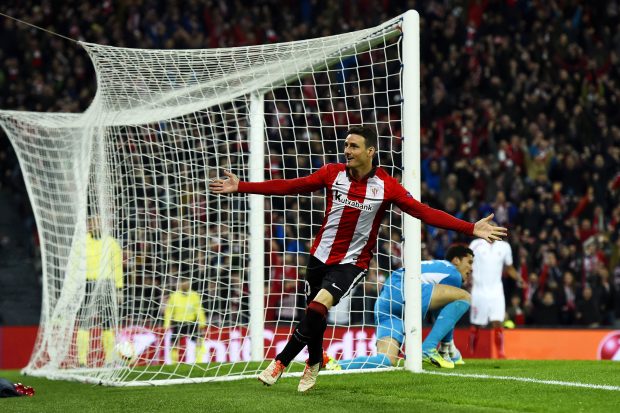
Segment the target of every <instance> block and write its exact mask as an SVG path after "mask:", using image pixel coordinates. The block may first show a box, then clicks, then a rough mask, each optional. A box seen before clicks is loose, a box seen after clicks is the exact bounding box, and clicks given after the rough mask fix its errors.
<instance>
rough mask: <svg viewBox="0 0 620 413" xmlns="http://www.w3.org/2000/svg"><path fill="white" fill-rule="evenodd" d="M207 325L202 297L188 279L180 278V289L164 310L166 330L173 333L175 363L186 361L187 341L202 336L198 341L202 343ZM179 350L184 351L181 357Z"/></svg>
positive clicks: (173, 360)
mask: <svg viewBox="0 0 620 413" xmlns="http://www.w3.org/2000/svg"><path fill="white" fill-rule="evenodd" d="M206 324H207V317H206V316H205V312H204V309H203V308H202V302H201V299H200V295H199V294H198V293H197V292H196V291H192V289H191V283H190V281H189V279H188V278H179V279H178V289H177V291H175V292H173V293H172V294H170V297H168V301H167V303H166V309H165V310H164V329H166V330H168V329H170V331H171V332H172V351H171V359H172V362H173V363H177V362H178V361H180V360H181V361H182V360H184V358H185V359H186V357H183V356H184V355H185V349H186V348H187V339H190V340H191V339H192V338H193V337H194V336H196V335H200V337H201V338H200V339H199V340H198V341H199V342H202V337H203V335H202V333H203V331H204V328H205V326H206ZM196 327H198V328H196ZM196 330H198V331H196ZM179 349H182V350H183V354H181V355H179Z"/></svg>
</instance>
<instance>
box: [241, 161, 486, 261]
mask: <svg viewBox="0 0 620 413" xmlns="http://www.w3.org/2000/svg"><path fill="white" fill-rule="evenodd" d="M322 188H326V189H327V209H326V210H325V218H324V219H323V225H322V226H321V229H320V230H319V233H318V234H317V236H316V238H315V240H314V244H313V245H312V249H311V250H310V253H311V254H312V255H314V256H315V257H316V258H318V259H319V260H320V261H321V262H323V263H325V264H327V265H333V264H354V265H356V266H358V267H360V268H363V269H366V268H368V265H369V263H370V260H371V258H372V254H373V253H374V249H375V246H376V244H377V233H378V232H379V226H380V224H381V221H382V219H383V216H384V215H385V211H386V210H387V209H388V208H389V207H390V206H391V205H392V204H394V205H397V206H398V207H399V208H400V209H401V210H402V211H404V212H406V213H407V214H410V215H412V216H414V217H416V218H418V219H421V220H422V221H424V222H426V223H428V224H430V225H433V226H435V227H439V228H445V229H451V230H455V231H460V232H463V233H466V234H468V235H471V234H472V233H473V230H474V224H472V223H469V222H466V221H462V220H460V219H458V218H455V217H453V216H452V215H450V214H447V213H445V212H443V211H440V210H437V209H434V208H431V207H429V206H428V205H425V204H422V203H420V202H418V201H416V200H415V199H413V196H411V194H410V193H409V192H407V190H406V189H405V188H403V186H402V185H401V184H400V183H399V182H398V181H397V180H396V179H394V178H392V177H391V176H389V175H388V173H387V172H385V170H383V169H382V168H379V167H377V168H374V169H373V170H372V172H371V173H370V174H368V175H367V176H366V177H364V178H362V179H360V180H357V179H354V178H353V177H351V176H350V175H349V173H348V171H347V169H346V166H345V165H344V164H328V165H325V166H323V167H322V168H321V169H319V170H318V171H316V172H314V173H313V174H311V175H309V176H307V177H304V178H297V179H274V180H271V181H265V182H239V188H238V192H242V193H253V194H263V195H292V194H301V193H307V192H314V191H317V190H319V189H322Z"/></svg>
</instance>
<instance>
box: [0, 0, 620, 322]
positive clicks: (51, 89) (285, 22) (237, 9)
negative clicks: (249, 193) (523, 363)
mask: <svg viewBox="0 0 620 413" xmlns="http://www.w3.org/2000/svg"><path fill="white" fill-rule="evenodd" d="M599 3H600V4H599ZM409 8H415V9H418V10H419V12H420V15H421V42H420V44H421V62H422V67H421V84H422V94H421V99H422V117H421V120H422V133H421V140H422V142H421V144H422V159H423V162H422V169H423V186H422V201H424V202H426V203H428V204H430V205H431V206H434V207H437V208H440V209H444V210H446V211H448V212H450V213H452V214H453V215H456V216H458V217H462V218H464V219H466V220H469V221H476V220H478V219H479V218H480V217H482V216H484V215H486V214H488V213H490V212H493V213H495V220H496V221H497V222H498V223H499V224H501V225H503V226H507V227H508V228H510V238H509V240H508V241H509V242H510V244H511V246H512V249H513V255H514V257H515V267H516V268H517V269H518V271H520V273H521V278H522V279H521V280H520V281H517V282H513V281H512V280H508V279H507V280H506V281H505V294H506V299H507V303H508V306H507V313H508V316H509V318H510V319H511V320H512V321H513V322H514V323H516V324H517V325H533V326H540V325H552V326H555V325H580V326H590V327H597V326H610V325H613V324H614V323H616V320H617V319H619V318H620V112H618V111H617V110H616V108H617V106H618V103H619V101H620V5H619V4H618V1H616V0H610V1H606V2H586V1H579V0H572V1H571V0H567V1H560V0H551V1H548V2H527V1H518V0H471V1H456V0H454V1H452V0H444V1H439V0H434V1H425V2H415V1H408V2H401V1H390V0H383V1H371V0H359V1H353V0H350V1H341V2H333V1H331V2H330V1H326V0H301V1H292V0H290V1H281V0H263V1H252V2H250V1H247V2H246V1H241V0H237V1H231V2H228V1H204V2H200V1H189V2H176V1H173V2H158V1H149V0H133V1H123V2H112V1H103V2H96V1H92V0H87V1H80V2H63V3H53V2H51V1H49V0H48V1H43V2H34V1H20V2H16V1H12V2H11V1H10V2H8V3H7V4H6V5H5V7H4V13H6V14H8V15H11V16H14V17H16V18H22V19H24V20H26V21H28V22H30V23H32V24H35V25H38V26H41V27H44V28H46V29H48V30H51V31H53V32H57V33H60V34H63V35H66V36H69V37H71V38H74V39H79V40H85V41H88V42H93V43H100V44H110V45H115V46H125V47H139V48H205V47H210V48H211V47H230V46H243V45H253V44H261V43H272V42H283V41H292V40H298V39H306V38H312V37H319V36H326V35H330V34H336V33H341V32H347V31H351V30H356V29H361V28H366V27H371V26H374V25H377V24H379V23H381V22H383V21H386V20H387V19H389V18H390V17H393V16H396V15H398V14H400V13H402V12H404V11H405V10H407V9H409ZM95 88H96V85H95V78H94V70H93V68H92V67H91V64H90V62H89V59H88V57H87V56H86V53H85V52H84V51H83V50H82V49H81V48H80V47H79V46H78V45H76V44H73V43H71V42H70V41H67V40H65V39H61V38H59V37H56V36H52V35H49V34H47V33H44V32H41V31H37V30H33V29H30V28H27V27H25V26H23V25H20V24H17V23H15V22H14V21H12V20H10V19H7V18H0V108H2V109H16V110H34V111H57V112H80V111H83V110H85V109H86V108H87V107H88V105H89V103H90V101H91V99H92V97H93V96H94V94H95ZM276 110H277V109H276V108H273V111H276ZM333 110H334V116H336V117H337V116H338V113H339V110H338V107H334V109H333ZM379 132H380V134H381V135H385V131H381V130H380V131H379ZM395 135H397V136H396V139H394V141H393V145H395V147H394V148H393V150H395V151H399V150H400V148H399V145H400V139H398V138H400V136H398V131H396V133H395ZM276 158H277V157H276ZM275 161H277V159H275ZM310 163H311V164H312V160H310ZM0 165H1V168H2V170H1V171H0V182H1V183H0V184H1V185H2V186H4V187H6V188H9V189H10V190H11V191H12V193H13V194H14V196H15V197H16V198H17V199H18V202H19V204H20V205H21V209H22V211H23V213H22V214H23V217H24V225H26V226H28V228H29V230H30V231H32V232H33V234H36V230H35V228H34V221H33V219H32V217H31V212H30V210H29V204H28V200H27V195H26V193H25V190H24V189H23V184H22V182H21V177H20V172H19V166H18V164H17V161H16V159H15V156H14V154H13V152H12V150H11V149H10V148H9V143H8V140H7V139H6V137H4V136H3V137H2V140H1V141H0ZM312 166H314V165H312ZM283 209H284V208H283ZM281 220H282V217H281V216H279V215H278V213H276V212H274V215H273V216H272V222H273V223H274V225H272V230H273V232H274V233H280V236H278V237H275V236H274V239H276V240H275V241H273V242H271V247H270V256H269V260H268V262H270V263H271V264H272V265H273V268H275V271H280V272H282V273H283V274H281V275H278V277H279V278H280V279H281V280H282V283H281V284H282V285H280V286H278V287H277V288H279V290H278V291H276V292H274V294H275V295H278V294H279V295H280V296H281V297H280V298H276V299H274V302H271V303H270V304H269V308H270V309H273V311H276V309H278V308H280V305H278V303H279V301H278V300H283V299H285V298H286V294H284V295H282V294H281V293H282V292H283V291H287V289H293V288H296V287H294V286H291V285H290V282H288V281H287V280H290V279H293V278H295V277H296V271H295V270H293V269H291V266H290V265H287V260H288V259H289V258H286V257H288V256H289V255H287V254H289V253H292V254H294V253H295V252H296V251H298V250H302V251H303V250H304V249H305V250H306V251H307V248H308V246H307V245H303V244H302V245H300V244H299V243H297V244H291V243H290V242H285V240H286V239H289V240H295V239H296V234H294V233H288V234H287V233H286V231H292V230H291V229H289V228H286V229H284V228H281V227H279V226H278V225H277V223H278V222H279V221H281ZM35 237H36V236H35V235H33V242H34V243H36V241H34V240H35V239H36V238H35ZM423 238H424V254H425V257H426V258H430V257H442V256H443V254H444V253H445V251H446V249H447V247H448V245H449V244H451V243H452V242H454V241H458V240H463V239H462V238H458V237H457V236H456V235H455V234H452V233H448V232H445V231H442V230H438V229H435V228H430V227H426V228H424V234H423ZM136 239H140V237H139V236H136ZM278 240H280V241H281V242H280V241H278ZM126 241H127V240H126ZM394 241H395V242H394V243H389V244H390V245H380V250H381V251H382V255H380V257H379V258H380V259H381V256H384V257H385V256H393V255H395V251H396V250H395V248H396V247H395V246H394V245H396V244H397V241H398V240H394ZM7 242H8V241H7ZM144 248H148V246H145V247H144ZM206 248H221V246H220V245H209V246H208V247H206ZM143 255H144V256H145V257H148V255H149V254H148V253H144V254H143ZM394 258H395V259H397V258H396V257H394ZM200 259H202V258H201V257H200V256H199V257H198V260H200ZM136 260H138V258H136V259H134V260H133V261H134V262H135V261H136ZM133 265H136V264H135V263H134V264H133ZM379 266H380V267H381V268H385V266H384V265H381V264H380V265H379ZM231 268H232V270H231V271H232V272H234V268H235V267H234V265H233V266H231ZM174 271H176V272H178V271H181V270H179V269H178V268H177V269H175V270H174ZM285 273H286V274H285ZM384 275H387V274H384ZM231 277H233V276H232V275H231ZM378 278H380V275H376V274H375V275H374V279H378ZM157 282H158V281H157V280H153V281H152V283H153V284H152V285H156V284H157ZM373 282H374V281H373ZM143 284H146V281H145V282H144V283H143ZM241 284H242V282H241V281H240V280H238V281H236V282H234V283H233V285H237V286H238V287H239V289H242V288H243V287H241ZM374 284H375V285H376V282H374ZM149 288H150V287H149ZM203 288H204V289H209V288H217V286H216V285H210V284H209V285H206V286H203ZM362 288H364V289H366V290H367V291H366V292H367V293H368V291H371V292H372V290H373V288H375V289H376V287H372V283H367V284H366V285H364V286H363V287H362ZM144 289H145V290H146V289H147V287H146V286H145V287H144ZM155 289H156V288H152V290H155ZM150 293H152V291H151V290H149V292H147V293H145V292H144V291H142V292H140V294H142V295H144V294H150ZM228 293H230V294H237V295H239V296H242V295H243V293H242V292H239V291H237V292H234V291H233V292H232V293H231V291H230V290H228ZM372 294H376V291H374V292H372ZM239 305H241V304H239ZM361 307H362V308H371V307H368V304H364V305H362V306H361ZM270 317H273V318H276V317H283V318H286V317H290V318H295V317H296V315H295V314H289V315H288V316H285V315H282V314H279V315H276V314H272V315H271V316H270Z"/></svg>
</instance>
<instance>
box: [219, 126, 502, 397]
mask: <svg viewBox="0 0 620 413" xmlns="http://www.w3.org/2000/svg"><path fill="white" fill-rule="evenodd" d="M376 153H377V134H376V132H375V131H374V129H371V128H369V127H363V126H353V127H351V128H350V129H349V130H348V131H347V137H346V138H345V141H344V157H345V161H346V162H345V163H344V164H327V165H324V166H323V167H321V168H320V169H319V170H318V171H316V172H314V173H313V174H311V175H309V176H307V177H304V178H297V179H276V180H270V181H265V182H240V181H239V178H237V176H236V175H234V174H232V173H231V172H229V171H224V174H225V175H226V176H227V178H226V179H213V180H211V182H210V183H209V190H210V191H211V192H212V193H214V194H225V193H234V192H242V193H256V194H264V195H291V194H300V193H307V192H314V191H317V190H319V189H324V188H325V189H327V208H326V211H325V218H324V220H323V225H322V227H321V229H320V230H319V233H318V234H317V236H316V238H315V240H314V243H313V245H312V248H311V250H310V259H309V262H308V268H307V272H306V285H307V287H308V288H307V296H306V298H307V302H308V306H307V308H306V312H305V314H304V316H303V318H302V319H301V321H300V322H299V323H298V324H297V326H296V328H295V330H294V332H293V334H292V335H291V337H290V339H289V341H288V343H287V345H286V346H285V347H284V349H283V350H282V352H281V353H280V354H278V355H277V356H276V358H275V360H273V361H272V362H271V363H270V364H269V366H268V367H267V369H265V370H264V371H263V372H262V373H261V374H260V375H259V376H258V379H259V380H260V381H262V382H263V383H264V384H266V385H268V386H271V385H273V384H275V383H276V381H277V380H278V379H279V378H280V376H281V375H282V372H283V371H284V369H285V368H286V366H288V364H289V363H290V362H291V361H292V360H293V359H294V358H295V356H297V354H299V352H301V350H302V349H303V348H304V347H305V346H308V353H309V358H308V362H307V363H306V368H305V370H304V372H303V374H302V377H301V380H300V382H299V386H298V387H297V390H298V391H300V392H305V391H307V390H310V389H311V388H312V387H314V385H315V383H316V378H317V375H318V373H319V369H320V368H321V364H322V361H323V334H324V332H325V329H326V328H327V321H326V315H327V312H328V310H329V309H330V308H331V307H332V306H334V305H336V304H337V303H338V301H340V299H341V298H342V297H343V296H346V295H347V294H349V293H350V292H351V290H352V289H353V287H355V285H356V284H357V283H358V282H359V281H360V280H361V278H362V277H363V276H364V275H365V274H366V270H367V269H368V265H369V262H370V259H371V257H372V255H373V250H374V248H375V245H376V242H377V232H378V231H379V226H380V224H381V220H382V218H383V216H384V214H385V211H386V209H388V208H389V207H390V206H391V205H392V204H394V205H396V206H398V207H399V208H400V209H401V210H402V211H404V212H405V213H407V214H410V215H412V216H414V217H416V218H418V219H421V220H422V221H424V222H426V223H428V224H430V225H433V226H436V227H440V228H445V229H451V230H455V231H460V232H463V233H465V234H468V235H474V236H477V237H481V238H483V239H486V240H488V241H494V240H497V239H500V238H501V237H503V236H505V235H506V229H505V228H501V227H498V226H495V225H491V224H489V221H490V220H491V218H492V215H491V216H489V217H487V218H483V219H481V220H480V221H478V222H476V223H475V224H473V223H470V222H466V221H462V220H460V219H457V218H455V217H453V216H451V215H449V214H447V213H445V212H443V211H439V210H436V209H433V208H431V207H429V206H428V205H425V204H422V203H420V202H419V201H417V200H415V199H414V198H413V197H412V196H411V194H409V193H408V192H407V190H406V189H405V188H403V186H402V185H401V184H400V183H398V181H396V179H394V178H392V177H391V176H389V175H388V174H387V172H386V171H385V170H383V169H382V168H380V167H376V166H373V158H374V156H375V154H376Z"/></svg>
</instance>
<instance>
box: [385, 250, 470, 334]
mask: <svg viewBox="0 0 620 413" xmlns="http://www.w3.org/2000/svg"><path fill="white" fill-rule="evenodd" d="M404 274H405V269H404V268H399V269H397V270H395V271H393V272H392V275H391V276H390V278H388V280H387V281H386V282H385V284H384V285H383V288H382V289H381V293H380V294H379V298H378V299H377V302H376V303H375V320H377V338H382V337H386V336H389V337H392V338H394V339H396V340H397V341H398V342H400V343H402V342H403V341H404V325H403V314H402V312H403V305H404V303H405V299H404V297H403V287H402V286H403V275H404ZM436 284H444V285H450V286H453V287H456V288H461V285H462V284H463V277H462V276H461V273H460V272H459V271H458V270H457V269H456V267H455V266H454V264H452V263H451V262H449V261H445V260H430V261H422V316H423V317H426V312H427V311H428V307H429V306H430V302H431V297H432V295H433V287H434V286H435V285H436Z"/></svg>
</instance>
